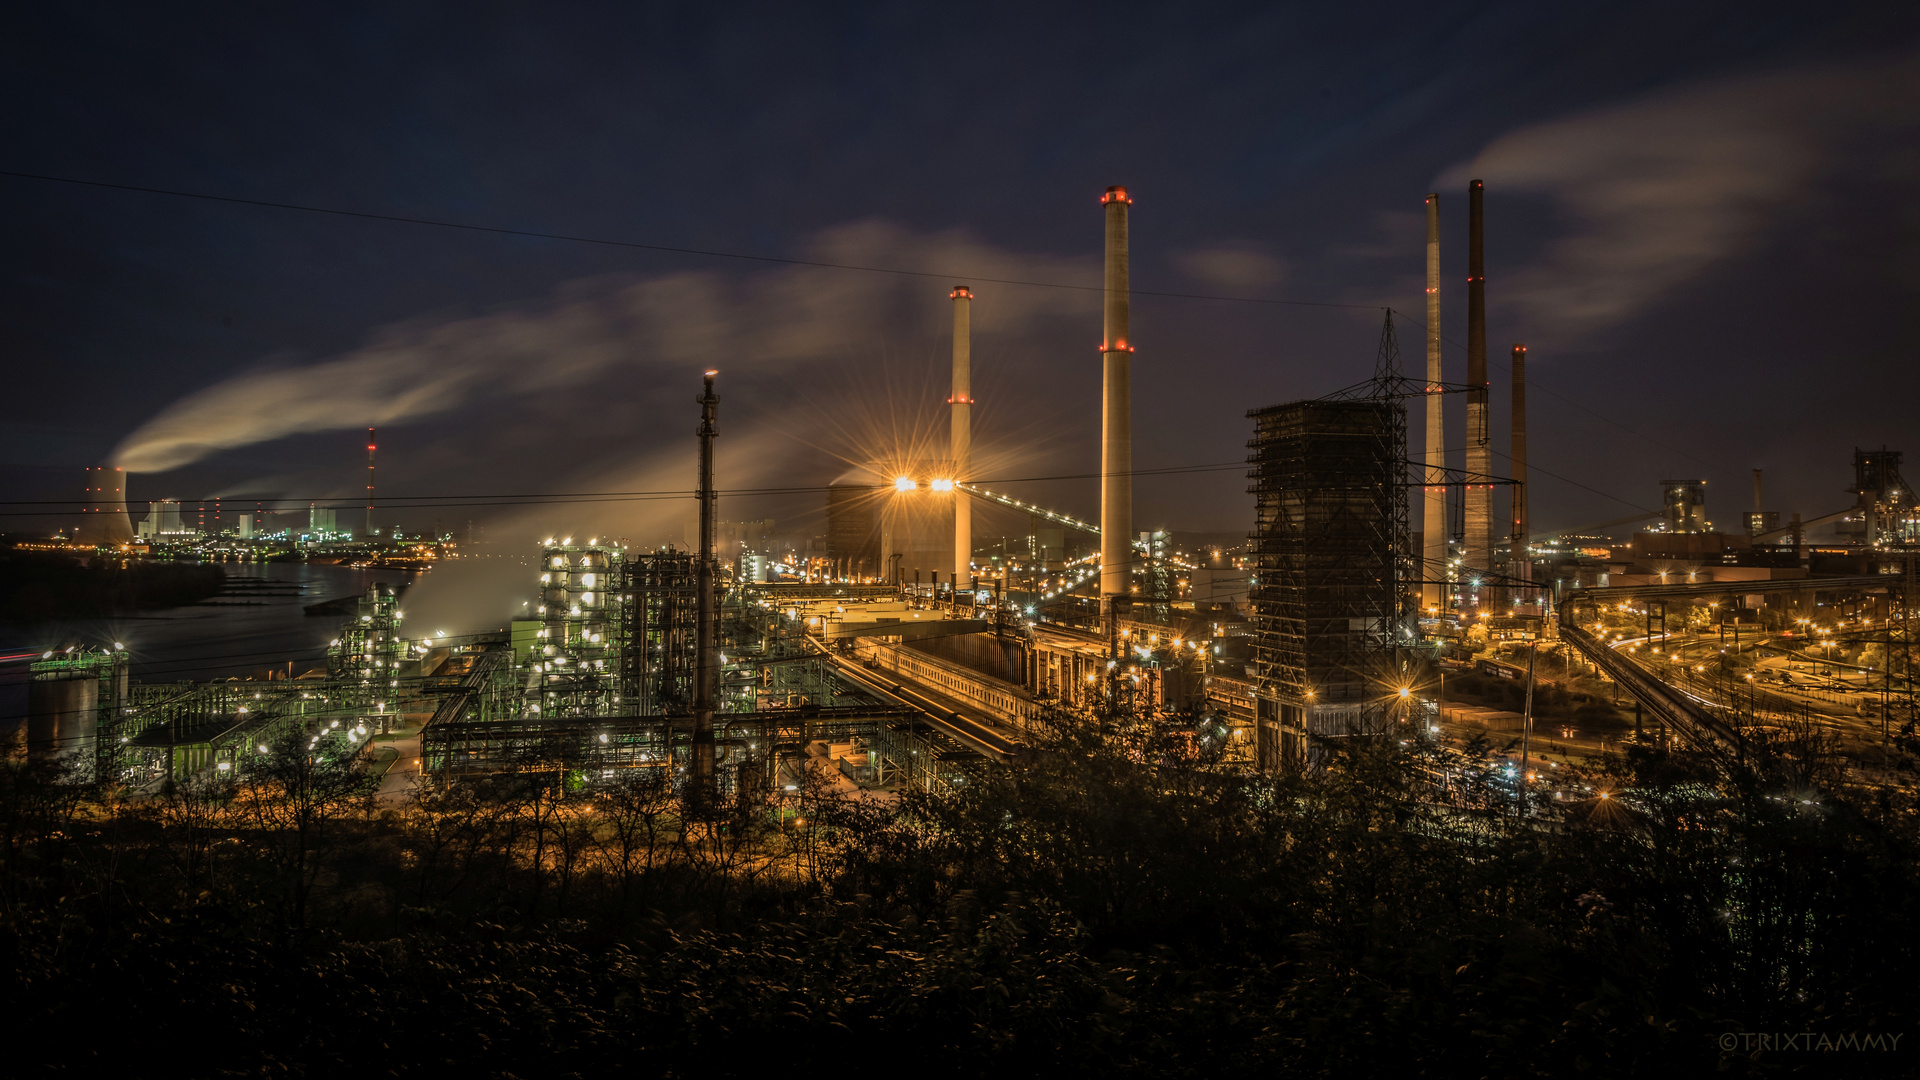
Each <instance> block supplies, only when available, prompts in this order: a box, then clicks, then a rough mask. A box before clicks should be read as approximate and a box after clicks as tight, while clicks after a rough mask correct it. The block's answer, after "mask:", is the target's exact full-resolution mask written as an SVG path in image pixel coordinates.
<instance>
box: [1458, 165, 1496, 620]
mask: <svg viewBox="0 0 1920 1080" xmlns="http://www.w3.org/2000/svg"><path fill="white" fill-rule="evenodd" d="M1483 227H1484V221H1483V214H1482V209H1481V186H1480V181H1478V180H1475V181H1473V182H1472V183H1471V184H1468V185H1467V385H1468V387H1469V389H1468V390H1467V472H1468V474H1469V478H1468V483H1467V490H1466V504H1467V505H1466V518H1467V521H1466V528H1467V536H1466V548H1465V550H1464V551H1463V552H1462V556H1463V558H1464V559H1465V561H1466V565H1467V567H1468V568H1469V570H1470V571H1486V570H1488V569H1490V568H1491V565H1492V563H1493V513H1492V511H1493V505H1492V503H1493V488H1492V487H1491V485H1489V484H1488V483H1487V482H1486V481H1485V480H1478V482H1475V481H1476V479H1477V478H1480V477H1486V476H1492V475H1493V448H1492V447H1491V446H1490V445H1489V444H1488V441H1487V260H1486V250H1485V243H1484V238H1483V236H1482V232H1483ZM1480 599H1481V598H1480V595H1479V592H1478V591H1477V590H1476V591H1475V593H1474V596H1473V603H1475V604H1479V603H1480Z"/></svg>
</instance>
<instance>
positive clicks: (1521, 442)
mask: <svg viewBox="0 0 1920 1080" xmlns="http://www.w3.org/2000/svg"><path fill="white" fill-rule="evenodd" d="M1513 479H1514V480H1515V481H1516V483H1515V484H1514V485H1513V536H1512V547H1511V549H1510V550H1509V551H1508V553H1507V575H1508V576H1509V577H1516V578H1519V579H1520V580H1521V581H1532V580H1533V562H1532V561H1531V560H1530V559H1528V558H1527V347H1526V346H1525V345H1515V346H1514V347H1513ZM1516 595H1518V596H1519V597H1520V598H1521V599H1523V600H1531V599H1532V597H1531V596H1530V595H1529V594H1527V593H1526V592H1524V591H1521V592H1518V593H1516Z"/></svg>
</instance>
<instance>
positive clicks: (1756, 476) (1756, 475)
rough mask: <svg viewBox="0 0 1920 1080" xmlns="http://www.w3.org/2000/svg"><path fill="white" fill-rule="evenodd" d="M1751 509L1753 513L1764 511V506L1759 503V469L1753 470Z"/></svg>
mask: <svg viewBox="0 0 1920 1080" xmlns="http://www.w3.org/2000/svg"><path fill="white" fill-rule="evenodd" d="M1753 508H1754V510H1755V511H1760V510H1764V509H1766V504H1765V503H1763V502H1761V501H1760V470H1759V469H1755V470H1753Z"/></svg>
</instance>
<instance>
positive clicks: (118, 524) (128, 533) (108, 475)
mask: <svg viewBox="0 0 1920 1080" xmlns="http://www.w3.org/2000/svg"><path fill="white" fill-rule="evenodd" d="M86 476H87V478H86V495H87V497H86V499H85V501H83V502H82V503H81V504H80V524H79V526H78V527H77V528H75V529H74V530H73V542H74V543H76V544H92V545H93V546H95V547H114V546H117V545H119V544H131V543H133V519H132V518H130V517H128V516H127V473H126V470H125V469H122V468H121V467H120V466H118V465H89V466H87V474H86Z"/></svg>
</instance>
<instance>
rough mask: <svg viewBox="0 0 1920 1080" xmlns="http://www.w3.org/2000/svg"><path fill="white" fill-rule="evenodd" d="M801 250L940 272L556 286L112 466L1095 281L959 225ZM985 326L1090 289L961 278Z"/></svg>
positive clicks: (784, 351)
mask: <svg viewBox="0 0 1920 1080" xmlns="http://www.w3.org/2000/svg"><path fill="white" fill-rule="evenodd" d="M805 256H806V257H807V258H809V259H812V260H816V261H821V262H832V263H842V264H851V265H861V266H881V267H890V268H901V269H911V270H925V271H932V272H942V273H945V272H952V273H953V274H954V275H955V276H954V278H953V282H948V281H947V280H946V279H945V278H939V279H930V278H925V277H912V276H902V275H895V274H877V273H862V272H857V271H848V270H833V269H823V268H817V267H797V266H796V267H781V268H778V269H773V270H766V271H761V272H757V273H753V274H749V275H746V276H744V277H728V276H725V275H721V274H717V273H710V272H682V273H673V274H666V275H662V276H658V277H650V278H644V279H639V280H634V279H625V280H609V279H599V280H594V281H588V282H579V283H575V284H573V285H571V286H568V287H566V288H564V289H562V290H560V292H559V293H558V294H557V295H556V296H555V297H553V298H552V299H551V300H549V301H547V302H545V303H542V304H538V305H532V306H528V307H526V308H524V309H521V310H514V311H508V312H504V313H499V314H490V315H482V316H476V317H472V318H466V319H459V320H455V321H451V322H445V323H441V324H437V325H431V326H417V327H401V328H396V329H391V330H388V331H386V332H384V333H382V334H381V335H379V336H378V337H377V338H376V339H375V340H373V341H372V342H370V343H369V344H368V345H366V346H364V347H363V348H360V349H356V350H354V351H353V352H350V353H347V354H345V355H341V356H335V357H332V358H329V359H325V360H321V361H319V362H316V363H311V364H305V365H301V366H295V367H285V368H275V369H269V370H258V371H253V372H249V373H246V374H241V375H236V376H234V377H232V378H229V379H227V380H225V381H223V382H220V383H217V384H215V385H213V386H210V387H208V388H206V389H204V390H201V391H198V392H196V393H194V394H191V395H189V396H187V397H185V398H182V399H181V400H179V401H176V402H174V403H173V404H172V405H169V406H167V407H166V408H164V409H162V410H161V411H160V413H159V414H158V415H156V416H154V417H153V418H152V419H151V420H149V421H147V422H146V423H145V424H143V425H141V426H140V428H139V429H137V430H136V431H134V432H133V433H132V434H131V435H129V436H127V438H126V439H125V440H123V441H122V442H121V444H120V446H119V447H118V448H117V449H116V450H115V451H114V454H113V458H112V460H113V461H114V463H115V464H118V465H120V466H122V467H124V468H126V469H127V470H128V471H130V472H140V473H153V472H164V471H166V470H169V469H176V468H179V467H181V466H183V465H187V464H190V463H192V462H195V461H199V460H201V459H203V458H206V457H209V456H211V455H214V454H218V453H221V452H223V451H229V450H234V449H237V448H240V447H245V446H250V445H255V444H258V443H263V442H268V441H270V440H274V439H279V438H283V437H286V436H289V435H297V434H302V433H308V432H319V431H330V430H347V429H352V428H358V427H370V426H388V425H395V424H400V423H404V422H406V421H410V420H417V419H420V418H423V417H428V416H433V415H435V414H440V413H445V412H448V411H450V410H454V409H458V408H460V407H461V406H463V405H467V404H470V403H473V402H476V401H479V400H481V399H486V398H497V397H503V396H509V395H531V394H551V393H554V392H556V391H565V390H567V389H569V388H578V387H583V386H586V385H588V384H590V383H591V382H592V381H593V380H595V379H599V378H602V377H605V376H607V375H609V374H611V373H618V374H621V375H623V376H627V375H633V374H642V373H645V372H650V371H666V370H677V371H680V372H683V373H684V372H688V371H698V370H700V369H701V368H703V367H710V366H711V367H721V368H724V369H728V370H735V371H737V370H740V369H742V368H751V367H762V366H790V365H794V364H798V363H805V362H809V361H821V360H830V359H833V358H836V357H843V356H845V355H846V354H847V353H848V352H849V351H850V350H852V349H855V348H863V347H866V346H869V345H871V344H872V342H873V339H874V338H875V337H876V336H879V335H883V334H884V333H885V332H886V329H887V328H889V327H898V326H900V325H902V324H906V325H913V324H914V323H915V322H916V321H918V322H922V323H923V322H924V318H920V319H916V316H915V314H914V313H915V312H924V311H933V312H940V311H941V309H940V307H939V304H938V303H937V302H934V301H932V300H930V299H929V298H934V299H935V300H944V298H945V295H946V292H947V289H948V288H949V286H950V284H952V283H959V282H971V281H977V280H978V279H986V278H1000V279H1011V280H1028V281H1034V280H1038V281H1051V282H1066V283H1080V284H1089V285H1097V284H1098V282H1099V276H1098V275H1099V269H1098V263H1097V260H1095V259H1093V258H1091V257H1089V258H1078V259H1070V258H1061V257H1057V256H1047V255H1029V254H1021V253H1016V252H1010V251H1006V250H1004V249H1000V248H996V247H993V246H991V245H988V244H985V243H982V242H980V241H979V240H977V239H974V238H972V237H970V236H968V235H966V234H965V233H962V232H958V231H950V232H942V233H936V234H919V233H914V232H911V231H909V230H906V229H903V228H901V227H899V226H895V225H891V224H888V223H885V222H877V221H869V222H859V223H854V224H850V225H845V226H841V227H837V228H834V229H830V230H827V231H825V232H823V233H821V234H820V235H819V236H817V237H816V238H815V240H814V241H813V243H812V244H810V245H809V248H808V250H807V252H806V253H805ZM974 294H975V296H976V297H979V298H981V301H982V304H983V306H984V305H985V304H986V303H988V302H990V303H991V304H992V325H993V328H994V329H995V330H996V331H998V332H1001V333H1017V332H1019V331H1020V330H1021V328H1022V327H1024V326H1026V325H1028V324H1029V323H1030V322H1031V321H1032V320H1034V319H1035V318H1038V317H1043V316H1048V315H1056V314H1064V313H1076V314H1085V313H1087V312H1097V311H1098V309H1099V302H1100V300H1099V293H1098V292H1097V291H1095V292H1086V291H1079V290H1067V289H1038V288H1026V287H1014V286H994V285H991V284H976V286H975V288H974Z"/></svg>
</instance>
